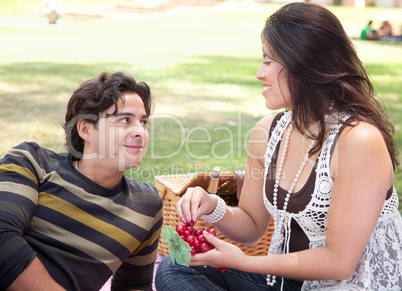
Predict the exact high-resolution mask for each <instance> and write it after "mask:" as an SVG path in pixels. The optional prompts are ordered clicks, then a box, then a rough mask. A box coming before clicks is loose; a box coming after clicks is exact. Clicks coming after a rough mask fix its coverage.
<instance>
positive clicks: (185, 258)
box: [162, 225, 191, 267]
mask: <svg viewBox="0 0 402 291" xmlns="http://www.w3.org/2000/svg"><path fill="white" fill-rule="evenodd" d="M162 234H163V240H164V241H165V243H166V244H167V246H168V248H169V250H170V259H171V260H172V263H173V264H174V263H175V262H176V263H177V264H179V265H183V266H187V267H188V266H189V265H190V260H191V253H190V251H191V247H190V246H189V244H188V243H186V242H185V241H184V240H182V239H181V237H180V236H179V234H178V233H177V232H176V230H174V229H173V228H172V227H171V226H169V225H168V226H166V227H165V228H163V229H162Z"/></svg>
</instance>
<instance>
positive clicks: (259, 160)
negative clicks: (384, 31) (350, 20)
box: [156, 3, 402, 291]
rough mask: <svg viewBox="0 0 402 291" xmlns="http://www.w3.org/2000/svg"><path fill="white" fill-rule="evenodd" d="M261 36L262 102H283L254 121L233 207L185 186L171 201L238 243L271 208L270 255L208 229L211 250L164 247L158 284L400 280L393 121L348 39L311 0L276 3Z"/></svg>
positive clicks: (282, 285) (323, 286) (298, 285)
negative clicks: (180, 253)
mask: <svg viewBox="0 0 402 291" xmlns="http://www.w3.org/2000/svg"><path fill="white" fill-rule="evenodd" d="M262 41H263V60H262V64H261V65H260V67H259V69H258V71H257V79H258V80H259V81H261V82H262V85H263V87H264V89H263V92H262V94H263V96H264V97H265V103H266V106H267V108H268V109H270V110H279V109H285V112H281V113H278V114H274V115H270V116H267V117H265V118H263V119H262V120H261V121H259V122H258V123H257V125H256V126H255V128H254V130H253V132H252V135H251V137H250V145H249V153H248V159H247V167H246V175H245V181H244V185H243V188H242V194H241V197H240V202H239V207H227V206H226V205H224V203H222V201H221V200H220V199H221V198H216V196H212V195H209V194H208V193H206V192H205V191H204V190H202V189H201V188H191V189H188V191H187V192H186V194H185V195H184V196H183V197H182V199H181V200H180V201H179V202H178V203H177V205H176V209H177V214H178V216H179V217H180V218H181V219H182V220H183V222H188V221H191V220H192V221H197V219H198V218H200V217H201V215H203V219H204V220H206V221H214V225H215V226H216V227H217V228H218V229H219V230H220V231H221V232H222V233H223V234H224V235H226V236H227V237H228V238H230V239H232V240H234V241H238V242H241V243H243V244H246V245H253V244H255V243H256V242H258V241H259V240H260V239H261V237H262V236H263V235H264V233H265V231H266V229H267V226H268V223H269V221H270V219H271V217H272V218H273V219H274V220H275V232H274V235H273V237H272V241H271V244H270V246H269V251H268V256H247V255H245V254H244V253H243V252H242V251H241V250H240V249H239V248H237V247H236V246H234V245H232V244H229V243H226V242H223V241H221V240H219V239H217V238H215V237H213V236H211V235H208V234H206V233H205V236H206V238H207V240H208V242H209V243H211V244H212V245H214V246H215V249H213V250H210V251H208V252H206V253H202V254H196V255H194V256H192V259H191V265H192V267H190V268H187V267H183V266H179V265H173V264H171V262H170V258H164V259H163V261H162V262H161V264H160V265H159V268H158V272H157V275H156V287H157V290H158V291H163V290H280V289H282V290H313V289H314V290H316V289H318V290H401V289H402V278H401V272H402V267H401V263H400V262H401V260H402V234H401V229H402V218H401V215H400V213H399V212H398V197H397V194H396V191H395V189H394V187H393V178H394V169H395V167H396V166H397V165H398V164H399V161H398V153H397V147H396V143H395V141H394V140H393V139H392V134H393V130H394V128H393V126H392V124H391V123H390V122H389V121H387V119H386V117H385V116H386V113H385V112H384V110H383V108H382V107H381V105H380V104H379V103H378V101H377V100H376V99H375V98H374V93H373V87H372V84H371V83H370V80H369V78H368V76H367V73H366V72H365V70H364V68H363V65H362V63H361V61H360V60H359V58H358V57H357V55H356V52H355V50H354V47H353V44H352V43H351V42H350V40H349V38H348V36H347V35H346V33H345V31H344V29H343V27H342V25H341V23H340V22H339V20H338V19H337V18H336V17H335V16H334V15H333V14H332V13H331V12H330V11H328V10H327V9H326V8H324V7H322V6H319V5H317V4H312V3H291V4H288V5H285V6H283V7H282V8H280V9H279V10H278V11H277V12H276V13H274V14H273V15H271V16H270V17H269V18H268V19H267V21H266V24H265V27H264V29H263V32H262ZM263 141H265V142H263ZM266 141H268V142H266ZM217 200H218V203H217ZM267 210H268V211H267ZM204 265H207V266H208V267H204ZM217 267H228V268H229V269H228V272H226V273H221V272H220V271H219V270H216V269H215V268H217ZM262 274H268V275H262Z"/></svg>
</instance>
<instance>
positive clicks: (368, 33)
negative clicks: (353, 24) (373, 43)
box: [360, 20, 380, 40]
mask: <svg viewBox="0 0 402 291" xmlns="http://www.w3.org/2000/svg"><path fill="white" fill-rule="evenodd" d="M372 24H373V21H372V20H369V22H368V23H367V25H366V26H365V27H364V28H363V29H362V31H361V34H360V39H362V40H377V39H380V37H379V35H378V33H377V31H375V30H373V29H372V28H371V25H372Z"/></svg>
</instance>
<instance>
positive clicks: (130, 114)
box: [106, 112, 148, 118]
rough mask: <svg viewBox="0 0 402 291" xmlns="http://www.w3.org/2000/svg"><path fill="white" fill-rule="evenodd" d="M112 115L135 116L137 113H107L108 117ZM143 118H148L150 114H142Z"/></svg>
mask: <svg viewBox="0 0 402 291" xmlns="http://www.w3.org/2000/svg"><path fill="white" fill-rule="evenodd" d="M110 116H115V117H118V116H131V117H135V114H134V113H131V112H119V113H116V114H113V113H111V114H107V115H106V117H110ZM141 118H148V115H147V114H144V115H142V116H141Z"/></svg>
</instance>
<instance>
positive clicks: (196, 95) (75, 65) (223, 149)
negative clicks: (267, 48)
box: [0, 0, 402, 197]
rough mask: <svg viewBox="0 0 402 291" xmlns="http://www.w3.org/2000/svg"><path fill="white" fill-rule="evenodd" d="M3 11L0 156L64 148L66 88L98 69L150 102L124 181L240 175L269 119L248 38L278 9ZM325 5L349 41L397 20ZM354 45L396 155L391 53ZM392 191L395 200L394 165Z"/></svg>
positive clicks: (396, 94) (401, 48)
mask: <svg viewBox="0 0 402 291" xmlns="http://www.w3.org/2000/svg"><path fill="white" fill-rule="evenodd" d="M19 1H22V0H19ZM32 2H35V1H32ZM66 2H67V1H66ZM95 2H96V1H95V0H94V1H93V2H92V3H95ZM7 3H8V5H10V3H12V2H9V1H3V2H1V3H0V13H2V14H3V16H0V43H1V44H2V54H1V57H0V140H1V142H0V155H1V154H2V153H4V152H5V151H6V150H7V149H8V148H10V147H12V146H14V145H16V144H18V143H20V142H22V141H25V140H33V141H36V142H38V143H39V144H41V145H43V146H45V147H49V148H51V149H53V150H55V151H64V133H63V131H62V128H61V126H60V124H61V123H62V122H63V119H64V114H65V106H66V103H67V101H68V99H69V97H70V96H71V94H72V91H73V90H74V89H75V88H76V87H78V85H79V84H80V83H81V82H82V81H84V80H87V79H89V78H94V77H96V76H97V75H99V73H100V72H102V71H111V72H115V71H125V72H128V73H130V74H132V75H134V76H135V77H136V79H137V80H142V81H146V82H147V83H148V84H149V85H150V87H151V89H152V92H153V95H154V99H155V111H154V115H153V117H152V119H151V122H150V125H149V131H150V135H151V142H150V146H149V148H148V151H147V153H146V156H145V159H144V161H143V164H142V166H141V167H140V168H138V169H133V170H131V171H127V173H126V174H127V175H128V176H131V177H133V178H136V179H138V180H141V181H144V182H148V183H150V184H153V183H154V176H155V175H160V174H176V173H187V172H196V171H209V170H211V169H212V167H213V166H215V165H219V166H221V167H222V168H223V169H224V170H228V171H232V170H242V169H244V165H245V162H246V151H247V140H248V137H249V133H250V130H251V129H252V127H253V126H254V124H255V123H256V122H257V121H258V120H259V119H260V118H262V117H263V116H265V115H266V114H268V113H269V112H268V111H267V109H266V108H265V106H264V100H263V97H262V95H261V84H260V83H259V82H258V81H256V80H255V73H256V70H257V68H258V66H259V63H260V61H261V60H260V55H261V42H260V36H259V34H260V30H261V28H262V26H263V24H264V21H265V19H266V17H267V16H268V15H269V14H270V13H272V12H273V11H275V10H276V9H277V8H278V7H279V6H278V5H273V4H264V5H255V6H252V7H243V6H241V4H240V3H237V4H236V5H228V6H226V7H225V9H215V10H211V9H200V10H197V11H194V10H190V12H188V13H180V12H178V11H176V12H170V13H166V14H146V15H145V14H144V15H139V14H136V15H117V16H116V15H110V16H109V17H106V18H100V19H89V20H88V19H87V20H85V21H78V20H76V19H68V18H61V19H60V21H59V23H58V24H57V25H48V24H47V22H46V19H45V18H43V17H39V16H34V17H32V16H24V17H20V15H21V14H24V13H18V15H14V16H9V15H10V14H11V15H12V14H15V13H12V12H10V11H9V10H7V11H8V12H7V11H6V9H9V8H7V7H8V6H7V7H6V4H7ZM5 7H6V8H5ZM330 9H331V10H333V11H334V13H335V14H337V15H338V17H339V18H340V19H341V20H342V22H343V23H344V26H345V29H346V31H347V32H348V33H349V34H350V36H357V35H358V32H359V30H360V28H361V27H362V26H363V25H364V24H365V22H366V20H367V19H368V18H375V16H376V15H379V14H381V13H383V12H387V13H389V14H390V15H391V16H392V17H396V16H397V15H400V13H401V9H385V8H373V7H370V8H367V9H365V10H363V11H361V10H357V9H354V8H346V7H330ZM16 11H19V8H18V9H17V8H16ZM359 13H360V14H359ZM361 13H362V14H363V17H360V16H359V17H356V15H361ZM395 15H396V16H395ZM355 44H356V48H357V50H358V53H359V56H360V57H361V59H362V60H363V62H364V64H365V66H366V68H367V70H368V72H369V73H370V76H371V78H372V80H373V84H374V86H375V90H376V92H377V94H378V96H379V97H380V98H381V99H382V100H383V101H384V102H385V105H386V107H387V110H388V111H389V117H390V120H391V121H392V122H393V124H394V125H395V128H396V134H395V138H396V139H397V140H398V143H399V149H400V152H402V142H401V140H402V132H401V125H402V115H401V114H400V112H401V107H402V85H401V84H402V59H401V58H400V56H401V53H402V45H401V44H385V43H380V42H363V41H355ZM395 186H396V188H397V191H398V192H399V195H400V197H401V195H402V171H401V169H400V168H398V169H397V172H396V176H395Z"/></svg>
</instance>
